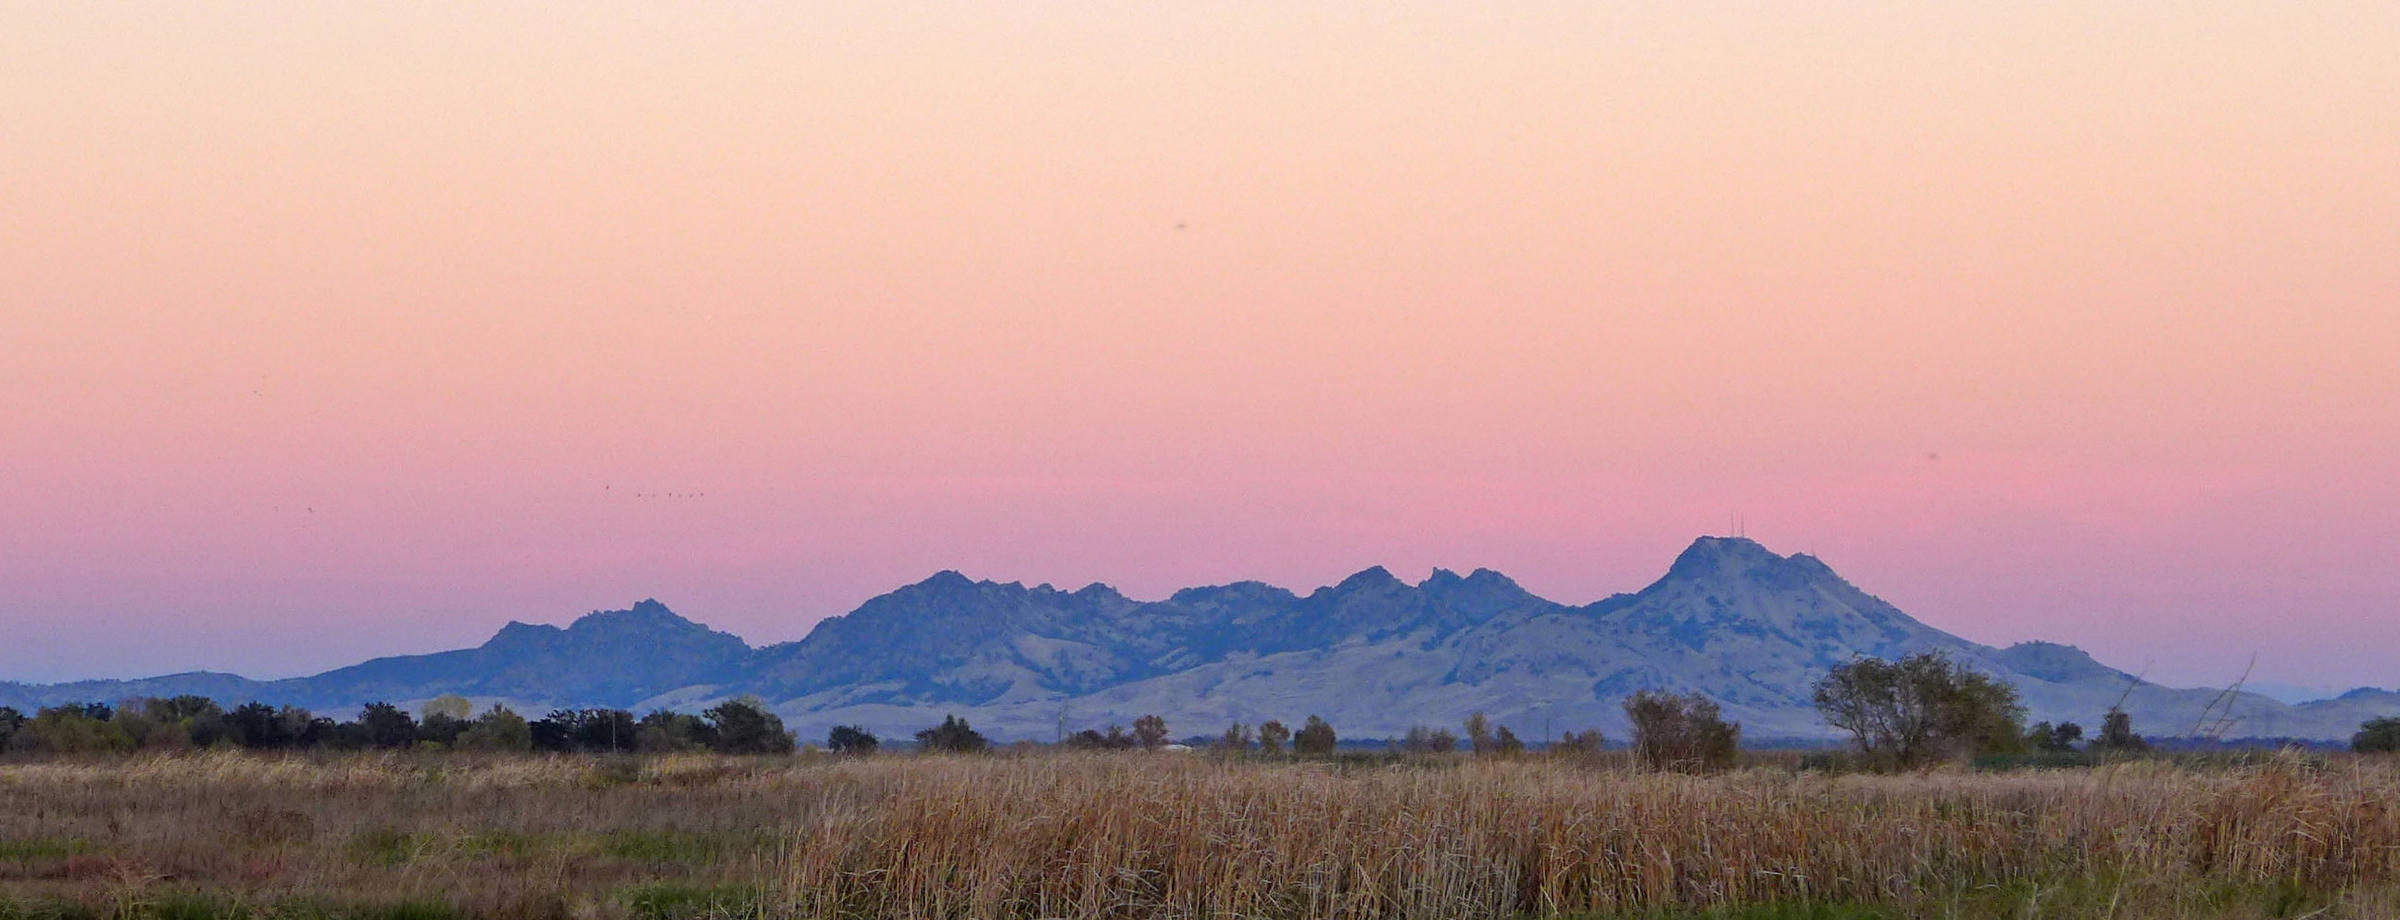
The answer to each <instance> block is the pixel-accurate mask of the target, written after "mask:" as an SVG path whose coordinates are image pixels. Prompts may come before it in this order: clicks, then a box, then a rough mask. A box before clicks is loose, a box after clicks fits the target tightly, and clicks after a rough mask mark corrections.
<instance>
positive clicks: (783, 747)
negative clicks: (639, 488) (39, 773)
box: [0, 695, 794, 754]
mask: <svg viewBox="0 0 2400 920" xmlns="http://www.w3.org/2000/svg"><path fill="white" fill-rule="evenodd" d="M211 747H236V748H244V749H249V750H261V751H290V750H333V751H360V750H402V749H438V750H460V751H490V752H525V751H557V752H604V751H617V752H635V751H651V752H666V751H714V752H718V753H724V754H785V753H790V752H791V751H792V750H793V749H794V742H793V738H792V734H791V732H789V731H786V730H785V729H784V727H783V720H782V719H781V718H779V717H777V716H776V715H775V714H774V713H773V712H770V711H768V710H767V708H766V706H764V705H763V704H761V703H759V702H758V701H756V700H749V699H741V700H728V701H726V702H723V703H719V704H717V705H716V706H713V707H710V708H709V709H708V710H706V711H705V712H702V713H700V714H698V715H693V714H691V713H683V712H675V711H672V710H666V709H661V710H657V711H655V712H652V713H650V714H649V715H645V716H642V717H640V718H635V717H634V715H633V713H631V712H628V711H626V710H622V709H607V708H591V709H558V710H552V711H551V712H550V713H549V714H548V715H545V716H543V717H541V718H539V719H530V720H529V719H526V718H525V717H524V716H521V715H518V714H517V713H516V712H515V711H514V710H511V709H509V708H508V707H506V706H500V705H494V706H492V707H491V708H490V709H487V710H485V711H484V712H483V713H482V714H480V715H477V714H474V712H473V707H472V704H471V703H469V702H468V701H467V700H466V698H464V697H460V696H454V695H453V696H442V697H438V698H436V699H434V700H432V701H430V702H427V703H426V704H425V706H424V708H423V709H422V710H421V711H420V712H419V713H416V714H411V713H410V712H408V711H407V710H405V709H402V708H400V707H398V706H394V705H392V704H390V703H381V702H379V703H369V704H367V705H366V706H365V707H363V708H361V709H360V710H359V713H358V716H357V718H354V719H350V720H347V721H342V720H336V719H333V718H330V717H327V716H321V715H317V714H316V713H313V712H310V711H309V710H306V709H303V708H300V707H298V706H280V707H278V706H270V705H268V704H265V703H259V702H249V703H243V704H241V705H239V706H235V707H233V708H232V709H225V708H223V707H222V706H220V705H218V703H217V702H216V701H215V700H212V699H209V698H207V697H204V696H191V695H186V696H176V697H163V698H149V699H135V700H127V701H125V702H124V703H123V704H121V705H116V706H111V705H109V704H107V703H74V704H68V705H61V706H49V707H45V708H42V709H41V710H39V711H37V712H35V713H34V714H33V715H31V716H27V715H25V714H24V713H22V712H19V711H18V710H15V709H12V708H8V707H5V706H0V751H25V752H33V753H51V754H89V753H113V752H129V751H137V750H168V751H171V750H179V749H187V748H211Z"/></svg>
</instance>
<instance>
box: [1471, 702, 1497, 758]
mask: <svg viewBox="0 0 2400 920" xmlns="http://www.w3.org/2000/svg"><path fill="white" fill-rule="evenodd" d="M1464 727H1465V728H1466V730H1467V750H1470V751H1473V752H1475V753H1477V754H1490V753H1494V752H1497V751H1498V750H1500V742H1499V739H1496V738H1494V737H1492V720H1491V719H1490V718H1487V717H1485V716H1484V714H1483V710H1480V709H1478V710H1476V711H1474V712H1470V713H1467V721H1466V724H1465V726H1464Z"/></svg>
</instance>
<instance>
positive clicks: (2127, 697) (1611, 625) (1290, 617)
mask: <svg viewBox="0 0 2400 920" xmlns="http://www.w3.org/2000/svg"><path fill="white" fill-rule="evenodd" d="M1924 651H1942V652H1946V653H1948V654H1950V655H1951V656H1952V657H1954V658H1956V659H1958V660H1959V661H1962V662H1964V663H1966V664H1969V665H1971V666H1973V667H1976V668H1978V669H1980V670H1983V671H1985V672H1987V673H1991V674H1994V675H1996V676H1999V677H2001V678H2003V679H2006V680H2007V681H2009V682H2010V683H2012V684H2013V685H2015V686H2016V687H2017V689H2018V692H2019V693H2020V694H2021V696H2022V698H2023V700H2024V702H2025V704H2026V707H2027V709H2028V711H2029V715H2030V717H2031V718H2032V719H2038V720H2049V721H2075V722H2079V723H2082V724H2084V725H2086V726H2092V727H2096V726H2097V724H2098V722H2099V721H2100V716H2101V714H2102V713H2104V712H2105V711H2106V710H2107V709H2108V708H2109V707H2110V706H2111V705H2114V704H2116V703H2118V702H2119V701H2120V700H2122V701H2123V703H2124V708H2125V709H2126V710H2127V711H2128V712H2129V713H2131V714H2132V716H2133V719H2134V725H2135V727H2136V729H2137V730H2140V731H2143V732H2145V733H2148V734H2151V735H2155V736H2187V735H2193V734H2198V733H2200V730H2201V728H2202V726H2203V722H2204V721H2205V722H2206V723H2207V724H2208V725H2209V726H2212V727H2216V728H2217V729H2218V730H2220V731H2222V732H2223V733H2224V734H2225V735H2226V736H2229V737H2230V736H2248V737H2291V738H2307V739H2340V738H2347V737H2349V735H2350V734H2351V733H2352V732H2353V731H2356V730H2357V727H2358V725H2359V723H2360V722H2362V721H2365V720H2366V719H2369V718H2375V717H2379V716H2388V715H2394V714H2400V692H2393V691H2385V690H2377V689H2373V688H2361V689H2359V690H2354V691H2351V692H2349V693H2346V694H2343V695H2341V696H2339V697H2335V698H2332V699H2326V700H2316V701H2311V702H2307V703H2302V704H2298V705H2293V704H2287V703H2284V702H2281V701H2278V700H2275V699H2272V698H2269V697H2266V696H2263V695H2258V694H2251V693H2239V694H2234V695H2232V696H2230V697H2229V698H2224V699H2222V700H2221V697H2223V694H2222V691H2221V690H2219V689H2214V688H2196V689H2186V688H2173V687H2165V686H2160V685H2158V684H2154V683H2150V682H2148V681H2143V680H2140V679H2138V678H2137V677H2135V676H2134V675H2131V674H2128V673H2126V672H2123V671H2120V670H2117V669H2114V668H2111V667H2108V666H2106V665H2103V664H2101V663H2100V662H2098V661H2095V660H2093V659H2092V657H2091V656H2089V655H2087V654H2085V653H2084V652H2082V651H2081V650H2079V649H2076V648H2074V647H2072V646H2067V645H2059V644H2054V643H2048V642H2026V643H2020V644H2017V645H2012V646H2009V647H2006V648H1995V647H1992V646H1986V645H1981V644H1978V643H1975V642H1970V641H1968V640H1966V639H1962V638H1960V637H1958V636H1954V635H1951V634H1950V633H1947V632H1944V631H1942V630H1939V629H1936V628H1933V627H1931V626H1928V625H1926V624H1924V623H1922V622H1919V621H1917V620H1916V619H1914V618H1911V617H1910V616H1908V615H1907V614H1905V613H1902V612H1901V611H1900V610H1899V609H1898V608H1895V607H1893V606H1892V605H1891V604H1888V603H1885V602H1884V601H1882V600H1881V599H1879V598H1876V597H1875V596H1873V595H1871V594H1868V593H1866V592H1865V591H1862V590H1860V589H1858V588H1857V587H1856V586H1854V585H1852V584H1850V582H1848V581H1846V580H1844V579H1843V578H1842V577H1841V576H1839V575H1837V574H1835V573H1834V571H1833V570H1832V569H1831V568H1828V567H1827V566H1826V565H1825V564H1824V563H1823V562H1822V561H1819V560H1818V559H1816V558H1815V557H1812V556H1808V555H1805V554H1798V555H1791V556H1783V555H1778V554H1776V553H1774V552H1772V551H1770V550H1768V549H1767V548H1766V547H1764V546H1761V545H1759V544H1758V543H1756V542H1753V541H1751V540H1748V539H1743V538H1738V537H1703V538H1701V539H1699V540H1698V541H1696V542H1694V543H1693V544H1692V545H1691V546H1690V548H1688V549H1686V550H1684V551H1683V553H1682V554H1681V555H1679V556H1678V557H1676V559H1675V561H1674V563H1673V564H1672V565H1671V566H1669V567H1668V569H1667V572H1666V574H1665V575H1664V576H1663V577H1661V578H1660V579H1659V580H1658V581H1656V582H1654V583H1652V584H1651V585H1650V586H1649V587H1646V588H1643V589H1642V590H1640V591H1637V592H1634V593H1631V594H1619V595H1616V596H1613V597H1609V598H1606V599H1603V600H1600V601H1597V602H1593V603H1589V604H1584V605H1581V606H1571V605H1567V604H1561V603H1557V602H1554V601H1550V600H1545V599H1543V598H1541V597H1537V596H1535V595H1533V594H1532V593H1530V592H1528V591H1526V590H1525V589H1523V588H1521V587H1519V586H1518V585H1517V583H1516V582H1514V581H1512V580H1510V579H1509V578H1508V577H1507V576H1505V575H1502V574H1500V573H1498V572H1494V571H1491V570H1488V569H1476V570H1475V571H1472V572H1469V573H1467V574H1464V575H1461V574H1458V573H1455V572H1451V571H1447V570H1441V569H1436V570H1435V571H1434V572H1433V574H1432V576H1431V577H1429V578H1427V579H1425V580H1424V581H1422V582H1418V583H1416V584H1409V583H1407V582H1405V581H1402V580H1401V579H1399V578H1397V577H1394V576H1393V575H1392V574H1391V573H1390V572H1388V571H1385V570H1384V569H1382V568H1380V567H1377V568H1371V569H1367V570H1366V571H1363V572H1359V573H1358V574H1355V575H1352V576H1350V577H1348V578H1345V579H1343V580H1342V581H1341V582H1340V583H1339V584H1335V585H1331V586H1328V587H1321V588H1317V589H1316V590H1314V591H1311V592H1309V593H1307V594H1297V593H1294V592H1292V591H1288V590H1285V589H1283V588H1278V587H1275V586H1272V585H1267V584H1262V583H1259V582H1239V583H1235V584H1228V585H1217V586H1211V587H1199V588H1186V589H1184V590H1181V591H1177V592H1175V593H1174V594H1173V595H1172V596H1169V597H1167V598H1165V599H1163V600H1155V601H1141V600H1134V599H1131V598H1128V597H1126V596H1124V595H1123V594H1120V593H1118V592H1117V591H1116V590H1115V589H1113V588H1110V587H1108V586H1106V585H1100V584H1094V585H1090V586H1087V587H1084V588H1081V589H1079V590H1074V591H1062V590H1059V589H1056V588H1053V587H1051V586H1049V585H1039V586H1035V587H1031V588H1028V587H1025V586H1024V585H1021V584H1017V583H1013V582H1012V583H996V582H991V581H977V580H972V579H969V578H967V577H966V576H963V575H960V574H958V573H956V572H942V573H939V574H937V575H934V576H933V577H931V578H928V579H925V580H924V581H921V582H918V583H916V584H912V585H908V586H906V587H903V588H900V589H898V590H895V591H892V592H890V593H888V594H884V595H882V596H879V597H876V598H874V599H872V600H869V601H867V602H866V603H865V604H862V605H860V606H859V608H858V609H856V610H854V611H852V612H850V613H848V614H845V615H842V616H837V617H832V618H829V619H826V620H824V621H823V622H820V623H818V624H817V625H816V627H815V628H814V629H813V630H812V631H810V633H809V634H808V635H807V637H806V638H803V639H801V640H799V641H797V642H786V643H779V644H774V645H767V646H762V647H755V648H754V647H752V646H750V645H749V644H747V643H745V642H744V641H742V640H741V639H740V638H739V637H736V636H734V635H731V634H729V633H724V632H719V631H716V630H712V629H710V628H708V627H706V626H703V625H701V624H698V623H694V622H692V621H690V620H687V619H684V618H683V617H680V616H677V615H676V614H675V613H673V612H672V611H670V610H668V609H667V607H666V606H665V605H664V604H661V603H659V602H657V601H655V600H645V601H642V602H641V603H638V604H635V605H633V606H632V607H631V608H629V609H625V610H614V611H602V612H596V613H592V614H588V615H586V616H584V617H582V618H580V619H577V620H575V621H574V622H573V623H572V624H570V625H568V626H566V627H564V628H561V627H556V626H543V625H529V624H526V623H518V622H511V623H509V624H507V625H506V626H503V627H501V629H500V630H499V632H498V633H496V634H495V635H493V636H492V638H491V639H490V640H489V641H486V642H485V643H483V644H482V645H480V646H477V647H475V648H470V649H459V650H456V651H448V652H439V653H434V654H427V655H404V656H397V657H389V658H377V659H374V660H371V661H367V662H364V663H361V664H357V665H352V666H350V667H346V668H339V669H336V670H332V671H327V672H325V673H322V674H317V675H313V676H309V677H297V678H290V679H284V680H271V681H255V680H249V679H246V678H242V677H239V676H235V675H231V674H221V673H214V672H191V673H185V674H173V675H166V676H162V677H153V678H145V679H139V680H96V681H78V682H72V683H60V684H47V685H36V684H24V683H0V705H12V706H16V707H18V708H21V709H25V708H31V707H34V706H40V705H52V704H56V703H62V702H77V701H85V700H110V699H118V698H123V697H131V696H165V695H174V694H183V693H192V694H201V695H205V696H210V697H214V698H216V699H218V700H220V701H224V702H226V703H229V704H230V703H234V702H241V701H247V700H252V699H257V700H263V701H266V702H270V703H278V704H292V705H299V706H306V707H309V708H312V709H316V710H319V711H324V712H344V711H347V710H350V709H354V708H356V707H357V706H360V705H362V704H364V703H366V702H370V701H375V700H388V701H392V702H398V703H403V704H414V703H415V702H417V701H421V700H425V699H429V698H431V697H433V696H436V695H440V694H444V693H457V694H462V695H465V696H467V697H468V698H470V699H473V700H475V701H476V702H477V703H478V704H479V705H481V704H486V703H495V702H496V703H506V704H508V705H510V706H512V707H515V708H517V709H519V710H520V711H527V712H540V711H544V710H547V709H549V708H553V707H569V706H614V707H623V708H629V709H635V710H647V709H651V708H659V707H664V708H675V709H697V708H701V707H705V706H707V705H709V704H710V703H711V702H713V701H715V700H720V699H725V698H730V697H737V696H755V697H758V698H760V699H762V700H765V701H767V702H768V703H769V704H770V705H771V706H772V707H773V708H774V709H775V710H776V711H778V712H779V713H781V714H782V715H783V717H784V718H785V720H786V722H787V723H788V724H790V725H791V726H792V727H793V728H794V729H795V730H797V731H799V732H800V733H801V735H802V737H804V738H805V737H816V736H821V735H822V734H823V733H824V731H825V730H826V729H828V728H830V727H831V726H834V725H839V724H852V723H857V724H863V725H865V726H867V727H868V728H870V729H871V730H874V731H876V732H877V733H879V734H886V735H894V734H896V735H901V736H905V735H906V734H908V733H910V732H913V731H915V730H916V729H918V728H921V727H924V726H925V725H927V724H930V723H932V722H936V721H939V720H940V719H941V718H942V717H943V716H944V715H945V714H950V713H956V714H959V715H962V716H965V717H967V718H968V719H970V720H971V721H972V722H973V723H974V724H975V725H976V727H977V728H979V729H981V730H983V731H985V732H986V733H987V734H990V735H992V736H994V737H996V738H1002V739H1011V738H1032V739H1040V740H1047V739H1049V738H1052V737H1054V736H1055V735H1056V733H1058V732H1059V731H1061V730H1062V729H1063V730H1065V731H1074V730H1077V729H1081V728H1086V727H1098V726H1104V725H1108V724H1111V723H1114V724H1130V723H1131V722H1132V721H1133V719H1134V718H1135V717H1137V716H1140V715H1143V714H1146V713H1156V714H1159V715H1161V716H1163V717H1165V718H1166V719H1167V721H1168V724H1169V725H1170V726H1171V727H1172V728H1173V729H1174V731H1175V732H1176V733H1178V734H1183V735H1189V734H1200V733H1213V732H1214V731H1216V730H1219V729H1222V728H1223V727H1224V726H1225V725H1226V724H1228V723H1230V722H1235V721H1240V722H1245V723H1253V724H1255V723H1257V722H1259V721H1262V720H1265V719H1270V718H1279V719H1282V720H1284V721H1285V722H1286V723H1289V724H1297V722H1298V720H1300V719H1301V718H1302V717H1304V716H1307V715H1310V714H1317V715H1322V716H1324V717H1325V718H1326V719H1328V720H1329V721H1331V722H1333V724H1334V725H1335V726H1337V728H1338V729H1339V730H1340V731H1341V733H1342V734H1343V735H1344V736H1345V737H1382V736H1391V735H1397V734H1399V733H1401V732H1403V731H1405V730H1406V729H1407V728H1408V727H1409V726H1410V725H1412V724H1416V723H1426V724H1433V725H1456V724H1457V723H1458V722H1459V720H1460V719H1461V718H1463V717H1464V716H1465V715H1466V714H1467V713H1469V712H1474V711H1479V710H1480V711H1482V712H1485V713H1487V714H1488V715H1490V716H1491V717H1492V718H1493V719H1494V720H1496V721H1498V722H1500V723H1502V724H1506V725H1509V726H1512V727H1514V728H1516V729H1517V731H1518V733H1519V734H1521V735H1525V736H1527V737H1551V736H1555V735H1556V734H1557V733H1560V732H1563V731H1567V730H1577V729H1583V728H1593V727H1597V728H1600V729H1603V730H1604V731H1606V732H1608V733H1610V734H1611V735H1613V736H1618V737H1622V734H1623V731H1624V729H1625V726H1624V717H1623V713H1622V711H1621V709H1620V706H1619V704H1620V701H1621V700H1622V699H1623V697H1624V696H1626V695H1627V694H1630V693H1632V692H1634V691H1636V690H1641V689H1645V688H1653V689H1664V690H1673V691H1698V692H1700V693H1704V694H1707V695H1708V696H1709V697H1711V698H1713V699H1715V700H1717V701H1718V702H1719V703H1720V704H1721V705H1722V706H1723V708H1724V710H1725V713H1726V715H1727V716H1728V717H1729V718H1732V719H1736V720H1739V721H1741V722H1742V723H1743V725H1744V730H1745V733H1746V735H1747V736H1748V737H1749V738H1752V739H1759V740H1764V739H1788V740H1794V741H1804V740H1817V739H1826V738H1830V737H1831V736H1832V731H1831V729H1829V728H1828V727H1827V726H1825V724H1824V723H1823V722H1822V721H1821V720H1820V719H1819V718H1818V717H1817V713H1816V710H1815V709H1814V707H1813V706H1812V705H1811V704H1810V701H1809V694H1810V688H1811V685H1812V684H1813V683H1814V682H1815V681H1816V680H1817V679H1818V678H1819V677H1821V676H1822V675H1823V674H1824V673H1825V672H1826V671H1827V670H1828V669H1830V668H1832V667H1834V666H1836V665H1839V664H1841V663H1843V662H1846V661H1849V660H1852V659H1853V658H1855V657H1858V656H1862V655H1864V656H1877V657H1894V656H1899V655H1905V654H1913V653H1916V652H1924ZM2212 704H2214V706H2215V709H2214V712H2215V713H2218V714H2222V713H2227V712H2229V713H2230V721H2228V722H2226V723H2225V725H2223V726H2217V723H2218V722H2219V721H2220V718H2219V715H2214V714H2210V713H2211V712H2212V710H2211V706H2212Z"/></svg>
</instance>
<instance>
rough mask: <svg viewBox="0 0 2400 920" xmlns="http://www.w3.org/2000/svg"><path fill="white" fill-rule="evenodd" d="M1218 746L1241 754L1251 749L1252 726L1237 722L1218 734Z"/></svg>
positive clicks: (1229, 751)
mask: <svg viewBox="0 0 2400 920" xmlns="http://www.w3.org/2000/svg"><path fill="white" fill-rule="evenodd" d="M1217 747H1218V749H1220V750H1223V751H1226V752H1228V753H1233V754H1240V753H1244V752H1247V751H1249V750H1250V726H1247V725H1243V724H1242V723H1240V722H1235V723H1233V724H1232V725H1230V726H1227V727H1226V728H1225V733H1224V734H1222V735H1219V736H1217Z"/></svg>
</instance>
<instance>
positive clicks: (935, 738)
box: [917, 716, 1139, 754]
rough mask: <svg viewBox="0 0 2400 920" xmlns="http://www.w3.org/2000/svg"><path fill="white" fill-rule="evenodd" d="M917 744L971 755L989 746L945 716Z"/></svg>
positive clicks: (962, 722) (963, 722) (960, 722)
mask: <svg viewBox="0 0 2400 920" xmlns="http://www.w3.org/2000/svg"><path fill="white" fill-rule="evenodd" d="M1136 724H1137V725H1138V724H1139V723H1136ZM917 744H918V745H919V746H921V747H923V748H924V749H926V750H928V751H944V752H948V753H952V754H973V753H976V752H979V751H981V750H983V749H984V748H986V747H988V746H990V744H991V742H989V741H986V740H985V739H984V737H983V735H982V733H980V732H977V731H976V730H975V729H974V728H972V727H969V726H968V725H967V720H965V719H961V718H959V717H957V716H945V717H943V718H942V724H940V725H936V726H934V727H932V728H928V729H925V730H924V731H920V732H918V733H917Z"/></svg>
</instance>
